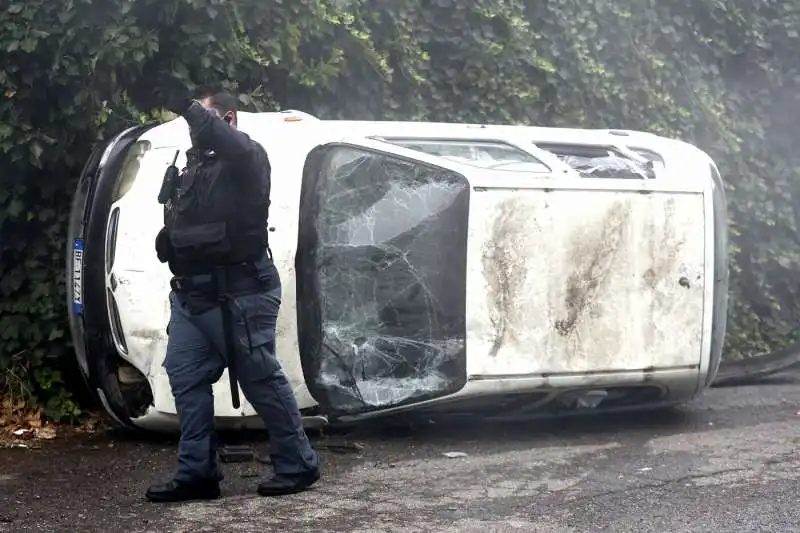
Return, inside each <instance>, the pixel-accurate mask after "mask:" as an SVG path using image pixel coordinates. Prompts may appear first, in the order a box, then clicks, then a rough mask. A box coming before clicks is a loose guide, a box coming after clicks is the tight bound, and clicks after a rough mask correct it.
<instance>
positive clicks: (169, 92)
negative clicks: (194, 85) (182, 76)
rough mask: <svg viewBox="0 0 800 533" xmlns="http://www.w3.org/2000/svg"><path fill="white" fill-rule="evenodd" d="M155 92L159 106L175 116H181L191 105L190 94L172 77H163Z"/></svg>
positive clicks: (181, 83) (180, 82)
mask: <svg viewBox="0 0 800 533" xmlns="http://www.w3.org/2000/svg"><path fill="white" fill-rule="evenodd" d="M156 91H157V92H158V95H159V100H160V101H161V104H162V105H163V106H164V107H165V108H167V109H169V110H170V111H172V112H173V113H175V114H177V115H183V114H184V113H185V112H186V110H187V109H189V106H191V105H192V93H190V92H189V90H188V89H187V88H186V85H184V83H183V82H182V81H181V80H179V79H178V78H176V77H175V76H174V75H171V74H170V75H166V76H163V77H162V78H161V79H160V80H159V84H158V88H157V89H156Z"/></svg>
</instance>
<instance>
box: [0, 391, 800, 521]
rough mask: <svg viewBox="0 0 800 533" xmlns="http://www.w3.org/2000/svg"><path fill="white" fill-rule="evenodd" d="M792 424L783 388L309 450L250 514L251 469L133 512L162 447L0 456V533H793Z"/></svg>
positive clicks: (95, 442)
mask: <svg viewBox="0 0 800 533" xmlns="http://www.w3.org/2000/svg"><path fill="white" fill-rule="evenodd" d="M798 422H800V376H788V377H786V378H785V379H782V380H776V381H774V382H773V383H770V384H764V385H759V386H751V387H738V388H727V389H715V390H710V391H708V392H707V393H705V394H704V395H703V396H702V397H701V398H699V399H697V400H695V401H694V402H692V403H691V404H689V405H688V406H686V407H684V408H682V409H680V410H673V411H668V412H661V413H656V414H652V413H651V414H646V415H636V416H633V415H630V414H628V415H616V416H603V417H596V418H592V419H569V420H560V421H550V422H525V423H517V424H502V425H499V424H489V423H481V422H479V421H475V422H472V423H470V424H463V423H462V424H460V425H458V426H452V425H448V424H445V423H442V422H441V421H440V422H438V423H435V424H426V425H422V426H416V425H415V426H414V427H410V428H409V427H405V428H394V429H391V430H388V429H387V430H384V431H383V432H377V430H376V429H374V428H370V429H363V430H358V431H357V432H356V434H355V435H350V436H349V438H350V439H355V440H357V441H358V442H359V443H361V444H363V446H364V448H363V450H362V451H361V452H360V453H352V454H336V453H333V452H331V451H328V450H326V449H324V448H322V447H321V451H320V453H321V455H322V457H323V460H324V466H325V471H324V477H323V479H322V480H321V482H320V483H319V485H318V486H317V488H316V489H315V490H313V491H309V492H306V493H303V494H299V495H295V496H289V497H285V498H282V499H269V498H260V497H258V496H256V495H255V493H254V489H255V485H256V484H257V482H258V479H259V478H258V477H257V476H258V475H259V474H261V473H263V472H264V470H263V469H264V467H263V466H262V465H260V464H259V463H257V462H252V463H245V464H234V465H226V466H225V468H226V475H227V478H226V480H225V485H224V492H223V498H222V499H220V500H218V501H215V502H210V503H187V504H176V505H153V504H149V503H147V502H145V501H144V498H143V493H144V490H145V489H146V487H147V485H148V483H150V482H151V481H153V480H155V479H158V478H159V477H161V476H163V475H165V474H166V473H168V472H169V469H170V468H171V466H172V464H173V460H174V457H175V452H176V446H175V443H174V442H170V441H162V442H152V441H151V442H132V441H130V440H119V439H117V440H114V439H113V438H112V437H110V436H108V435H96V436H94V437H92V438H87V437H80V436H73V437H69V438H65V439H62V440H59V441H56V442H54V443H53V444H52V445H48V446H46V447H45V448H43V449H41V450H0V531H2V532H5V531H8V532H14V533H16V532H23V531H37V532H38V531H41V532H49V531H53V532H59V533H60V532H72V531H75V532H94V531H98V532H117V531H119V532H126V533H139V532H142V533H144V532H159V533H161V532H176V533H177V532H212V531H215V532H216V531H220V532H251V531H253V532H256V531H258V532H269V531H303V532H316V531H318V532H340V531H341V532H348V533H350V532H353V533H355V532H359V533H360V532H364V533H366V532H398V533H399V532H416V531H436V532H440V531H441V532H491V531H498V532H504V531H525V532H543V533H551V532H564V533H571V532H593V531H609V532H620V533H622V532H629V531H630V532H670V533H672V532H675V533H677V532H706V531H708V532H718V531H719V532H750V531H753V532H756V531H759V532H761V531H764V532H773V531H774V532H790V531H800V510H799V509H800V505H799V504H800V490H799V489H800V469H799V468H798V466H800V453H799V452H798V450H800V425H798ZM329 438H330V437H329ZM337 438H341V437H337ZM315 440H316V441H317V442H318V443H324V442H325V437H321V438H316V439H315ZM252 444H253V445H254V446H255V447H256V448H257V449H259V450H263V449H265V445H264V443H263V442H258V441H256V442H253V443H252ZM446 452H463V453H464V454H466V457H458V458H448V457H446V456H444V455H443V454H444V453H446Z"/></svg>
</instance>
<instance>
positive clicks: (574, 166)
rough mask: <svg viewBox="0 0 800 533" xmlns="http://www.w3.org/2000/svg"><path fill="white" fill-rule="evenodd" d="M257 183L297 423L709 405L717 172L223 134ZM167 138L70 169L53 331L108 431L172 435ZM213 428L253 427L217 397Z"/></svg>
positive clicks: (571, 144) (278, 123) (670, 147)
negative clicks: (439, 413)
mask: <svg viewBox="0 0 800 533" xmlns="http://www.w3.org/2000/svg"><path fill="white" fill-rule="evenodd" d="M239 121H240V128H241V129H242V130H244V131H245V132H247V133H248V134H249V135H250V136H251V137H252V138H253V139H255V140H257V141H259V142H261V143H262V144H263V145H264V147H265V148H266V150H267V153H268V154H269V157H270V161H271V164H272V196H271V199H272V204H271V208H270V218H269V225H270V228H269V229H270V247H271V248H272V252H273V255H274V258H275V263H276V265H277V268H278V270H279V272H280V274H281V278H282V281H283V291H284V292H283V305H282V308H281V313H280V317H279V320H278V340H277V353H278V357H279V359H280V361H281V363H282V365H283V367H284V370H285V371H286V373H287V375H288V377H289V379H290V381H291V382H292V384H293V386H294V390H295V393H296V395H297V399H298V402H299V404H300V408H301V411H302V413H303V414H304V416H306V417H307V422H308V423H311V422H312V421H319V420H320V419H321V418H322V417H324V419H326V420H327V419H335V420H341V421H353V420H357V419H359V418H364V417H370V416H376V415H379V414H385V413H391V412H397V411H400V410H422V409H437V410H445V411H447V412H450V413H453V414H456V413H459V412H469V411H471V410H476V409H480V410H488V411H491V410H494V411H496V412H502V413H511V412H515V413H525V414H532V415H535V414H541V415H550V414H562V413H570V412H578V411H580V410H582V409H583V410H585V409H587V408H588V409H594V410H598V411H599V410H610V409H641V408H653V407H659V406H666V405H673V404H677V403H681V402H684V401H686V400H688V399H691V398H693V397H694V396H695V395H696V394H698V393H699V392H701V391H702V390H703V389H704V388H706V387H707V386H709V384H710V383H711V381H712V380H713V377H714V375H715V373H716V371H717V368H718V366H719V363H720V355H721V351H722V343H723V338H724V334H725V321H726V312H727V288H728V267H727V253H726V244H727V243H726V208H725V195H724V191H723V186H722V181H721V178H720V176H719V173H718V171H717V168H716V166H715V165H714V163H713V161H712V160H711V159H710V158H709V156H708V155H706V154H705V153H704V152H702V151H701V150H699V149H697V148H696V147H694V146H691V145H689V144H686V143H683V142H680V141H675V140H670V139H666V138H663V137H658V136H655V135H651V134H646V133H640V132H633V131H613V130H612V131H609V130H578V129H557V128H534V127H522V126H482V125H466V124H443V123H411V122H361V121H325V120H318V119H316V118H314V117H312V116H310V115H307V114H304V113H300V112H295V111H287V112H281V113H258V114H250V113H241V116H240V119H239ZM188 145H189V137H188V129H187V127H186V123H185V122H184V121H183V119H176V120H174V121H171V122H169V123H166V124H161V125H147V126H139V127H135V128H131V129H129V130H127V131H125V132H123V133H121V134H120V135H118V136H117V137H116V138H114V139H113V140H111V142H109V143H108V144H107V145H106V146H105V147H101V148H99V149H98V150H97V151H96V152H95V153H94V154H93V156H92V158H91V160H90V161H89V162H88V163H87V165H86V168H85V170H84V173H83V176H82V177H81V180H80V184H79V186H78V190H77V193H76V197H75V202H74V206H73V210H72V218H71V223H70V228H69V247H70V249H69V259H68V276H67V279H68V282H69V287H68V288H69V290H68V293H69V296H68V298H69V301H68V304H69V312H70V322H71V326H72V335H73V339H74V344H75V348H76V353H77V356H78V359H79V363H80V366H81V369H82V371H83V373H84V376H85V377H86V380H87V383H88V384H89V386H90V387H91V389H92V390H94V391H96V393H97V395H98V396H99V398H100V399H101V401H102V402H103V405H104V406H105V407H106V409H107V411H108V413H109V414H110V415H112V416H113V417H114V418H115V419H116V420H117V421H118V422H119V423H120V424H122V425H125V426H133V427H139V428H145V429H156V430H164V429H166V430H169V429H171V428H177V417H176V416H175V406H174V402H173V398H172V395H171V393H170V388H169V384H168V380H167V376H166V374H165V372H164V369H163V368H162V361H163V358H164V354H165V350H166V342H167V337H166V331H165V330H166V325H167V322H168V318H169V303H168V293H169V290H170V288H169V279H170V276H171V274H170V272H169V270H168V268H167V267H166V265H164V264H161V263H160V262H159V261H158V259H157V258H156V254H155V251H154V244H153V243H154V239H155V236H156V233H157V232H158V230H159V229H160V228H161V226H162V223H163V215H162V206H161V205H160V204H159V203H158V201H157V196H158V191H159V188H160V186H161V178H162V176H163V175H164V171H165V169H166V168H167V166H168V165H169V164H170V163H172V160H173V159H174V157H175V154H176V152H177V151H180V154H179V159H178V165H179V166H180V165H181V163H182V160H183V158H184V157H185V155H184V150H185V149H187V148H188ZM214 394H215V409H216V416H217V423H218V426H219V427H260V426H261V421H260V419H259V418H258V417H257V416H256V414H255V411H254V410H253V408H252V407H251V406H250V405H249V404H248V403H247V402H246V401H244V399H243V401H242V406H241V408H239V409H234V408H233V407H232V405H231V399H230V390H229V383H228V380H227V374H224V375H223V377H222V379H221V380H220V382H218V383H217V384H216V385H215V386H214Z"/></svg>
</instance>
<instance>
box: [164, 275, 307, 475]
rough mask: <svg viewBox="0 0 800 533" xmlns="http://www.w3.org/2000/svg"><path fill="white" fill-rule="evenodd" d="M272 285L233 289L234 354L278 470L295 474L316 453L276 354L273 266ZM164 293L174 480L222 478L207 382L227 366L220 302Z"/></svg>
mask: <svg viewBox="0 0 800 533" xmlns="http://www.w3.org/2000/svg"><path fill="white" fill-rule="evenodd" d="M256 266H257V268H258V269H259V271H260V273H263V271H264V269H268V268H271V269H273V270H274V268H275V267H274V266H273V265H272V263H271V262H260V263H258V264H257V265H256ZM198 281H199V280H198ZM270 286H271V287H272V288H271V289H269V290H264V291H261V292H258V293H255V294H245V295H241V296H235V302H236V305H234V306H233V307H232V309H231V311H232V320H231V322H232V329H233V336H234V340H235V346H236V348H235V353H234V354H233V357H236V362H235V364H236V370H237V374H238V378H239V382H240V384H241V387H242V391H243V392H244V396H245V398H247V400H248V401H249V402H250V404H251V405H252V406H253V407H254V408H255V410H256V412H258V414H259V416H261V418H262V419H263V420H264V424H265V426H266V429H267V431H268V432H269V436H270V458H271V460H272V465H273V468H274V470H275V473H276V474H278V475H289V476H292V475H297V474H304V473H306V472H308V471H310V470H313V469H315V468H318V466H319V459H318V457H317V454H316V452H315V451H314V450H313V449H312V447H311V444H310V443H309V441H308V437H307V436H306V433H305V431H304V430H303V426H302V422H301V419H300V412H299V409H298V406H297V400H296V399H295V397H294V392H293V391H292V388H291V385H290V384H289V381H288V379H287V378H286V375H285V374H284V372H283V370H282V369H281V366H280V363H279V362H278V360H277V358H276V356H275V327H276V322H277V318H278V310H279V308H280V304H281V285H280V280H279V278H278V274H277V271H276V270H275V271H274V281H272V282H271V285H270ZM169 297H170V303H171V315H170V321H169V326H168V334H169V342H168V344H167V353H166V357H165V360H164V368H165V370H166V372H167V376H168V377H169V382H170V386H171V387H172V394H173V395H174V397H175V406H176V408H177V412H178V418H179V420H180V430H181V438H180V445H179V451H178V466H177V471H176V474H175V479H177V480H180V481H194V480H209V479H214V480H222V479H223V476H222V473H221V471H220V469H219V466H218V464H217V445H216V437H215V431H214V397H213V394H212V389H211V385H212V384H213V383H215V382H216V381H218V380H219V379H220V377H221V376H222V372H223V370H224V369H225V366H226V357H227V354H226V352H225V338H224V334H223V327H222V313H221V311H220V307H219V305H218V304H216V303H215V302H213V301H210V300H205V301H204V300H203V299H202V298H199V297H198V296H197V295H191V294H185V293H182V292H181V293H176V292H172V293H170V296H169ZM229 305H230V304H229ZM245 320H246V321H247V324H245ZM248 329H249V335H248ZM251 345H252V353H251V350H250V346H251Z"/></svg>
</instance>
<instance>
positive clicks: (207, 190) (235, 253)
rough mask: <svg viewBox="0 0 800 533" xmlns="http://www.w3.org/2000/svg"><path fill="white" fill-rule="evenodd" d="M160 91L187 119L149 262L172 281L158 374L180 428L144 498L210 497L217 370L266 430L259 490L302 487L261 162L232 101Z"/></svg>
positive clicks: (305, 444)
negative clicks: (183, 155) (229, 378)
mask: <svg viewBox="0 0 800 533" xmlns="http://www.w3.org/2000/svg"><path fill="white" fill-rule="evenodd" d="M161 94H162V97H161V98H162V101H163V103H164V104H166V105H165V107H167V108H168V109H169V110H170V111H173V112H174V113H177V114H179V115H181V116H183V118H184V119H186V121H187V123H188V125H189V130H190V135H191V140H192V147H191V149H190V150H188V151H187V164H186V168H185V169H184V170H183V171H182V173H180V175H178V174H177V172H175V173H174V174H173V179H172V180H171V181H173V182H174V183H170V184H167V185H168V187H167V191H166V195H165V196H166V198H167V199H166V200H162V202H164V203H165V208H164V228H163V229H162V230H161V231H160V232H159V234H158V237H157V238H156V251H157V254H158V257H159V259H160V260H161V262H166V263H168V264H169V267H170V270H171V271H172V273H173V274H174V277H173V278H172V280H171V282H170V285H171V288H172V291H171V293H170V295H169V298H170V304H171V313H170V320H169V325H168V328H167V332H168V335H169V342H168V345H167V353H166V357H165V360H164V367H165V369H166V372H167V375H168V377H169V382H170V386H171V388H172V393H173V395H174V397H175V406H176V408H177V413H178V418H179V421H180V430H181V437H180V445H179V451H178V465H177V469H176V471H175V473H174V475H173V477H172V478H171V479H170V480H169V481H167V482H166V483H163V484H157V485H153V486H151V487H150V488H149V489H148V490H147V494H146V496H147V499H148V500H150V501H153V502H167V501H169V502H174V501H183V500H194V499H213V498H217V497H219V495H220V488H219V483H220V481H222V479H223V476H222V473H221V471H220V469H219V466H218V464H217V450H216V442H215V434H214V433H215V432H214V397H213V395H212V389H211V386H212V384H213V383H215V382H216V381H218V380H219V379H220V377H221V376H222V373H223V370H224V369H225V367H226V366H227V367H228V369H229V374H231V373H232V372H231V370H232V369H234V368H235V369H236V372H235V375H236V376H238V379H239V382H240V383H241V387H242V390H243V392H244V395H245V397H246V398H247V400H248V401H249V402H250V403H251V404H252V405H253V407H254V408H255V410H256V411H257V412H258V414H259V416H261V418H262V419H263V420H264V424H265V426H266V429H267V431H268V432H269V436H270V458H271V461H272V465H273V469H274V475H273V476H272V477H271V478H270V479H268V480H266V481H264V482H263V483H261V484H260V485H259V486H258V493H259V494H261V495H263V496H277V495H283V494H290V493H295V492H299V491H302V490H305V489H306V488H308V487H310V486H311V485H313V484H314V483H315V482H316V481H317V480H318V479H319V477H320V473H319V458H318V456H317V454H316V452H315V451H314V450H313V449H312V447H311V445H310V443H309V441H308V437H307V436H306V434H305V431H304V430H303V426H302V424H301V418H300V412H299V409H298V406H297V401H296V399H295V397H294V393H293V391H292V388H291V386H290V384H289V381H288V380H287V378H286V375H285V374H284V373H283V370H282V369H281V366H280V364H279V362H278V360H277V359H276V356H275V326H276V321H277V317H278V309H279V307H280V304H281V282H280V278H279V276H278V272H277V270H276V268H275V266H274V264H273V262H272V257H271V253H270V250H269V246H268V242H267V215H268V210H269V204H270V178H271V168H270V163H269V160H268V158H267V154H266V152H265V151H264V149H263V148H262V146H261V145H260V144H258V143H257V142H254V141H253V140H251V139H250V138H249V137H248V136H247V135H246V134H245V133H243V132H241V131H239V130H237V113H236V101H235V99H234V98H233V97H232V96H231V95H230V94H228V93H226V92H215V93H210V94H204V95H203V97H202V98H201V99H200V100H193V99H191V97H190V95H189V94H188V93H186V92H185V91H184V90H180V89H179V90H176V89H175V87H174V84H173V88H172V91H171V93H170V94H165V93H163V92H162V93H161ZM232 385H233V386H232V390H234V389H235V391H236V395H237V396H238V388H236V387H235V382H234V383H232ZM234 405H235V406H236V402H234Z"/></svg>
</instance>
